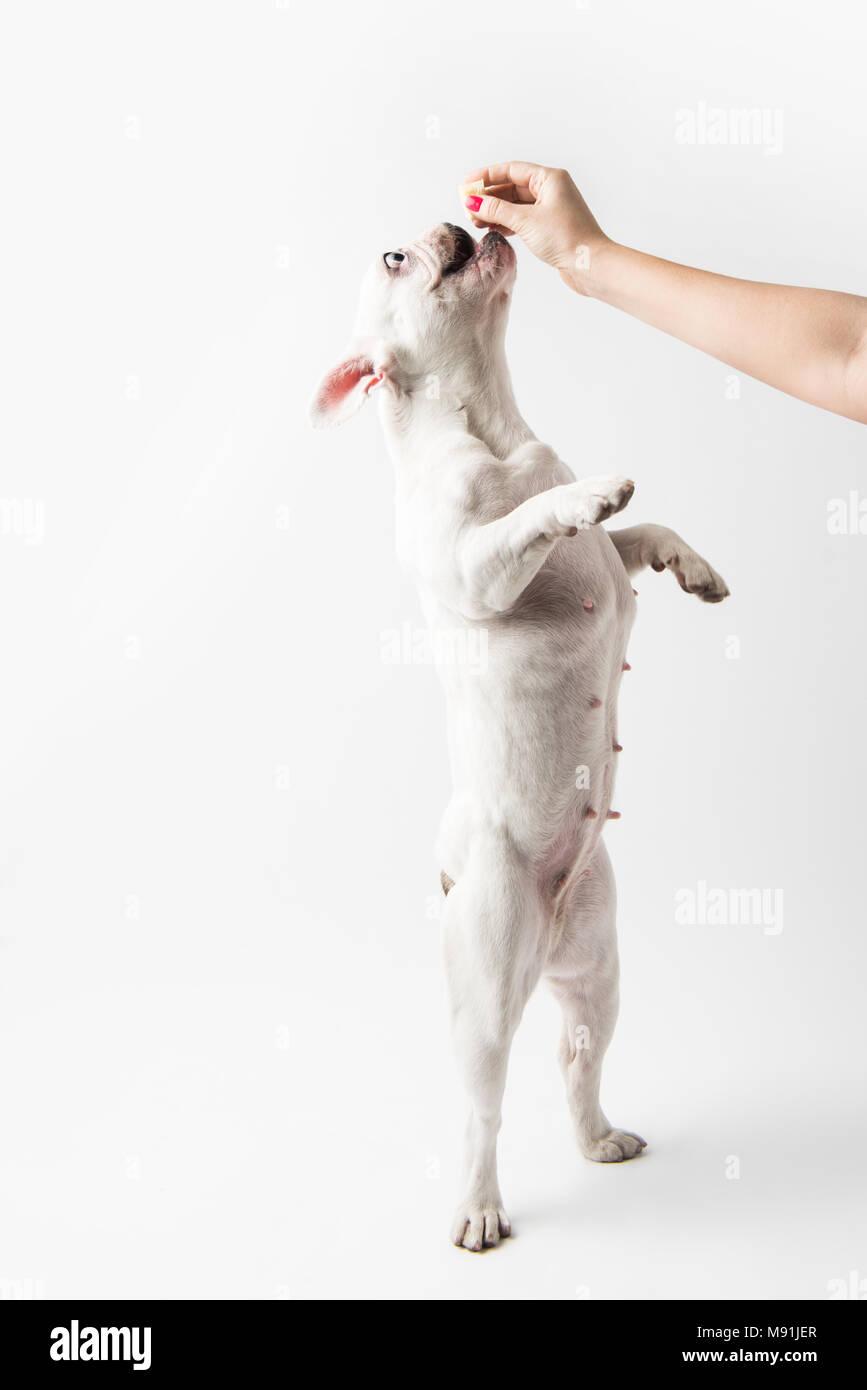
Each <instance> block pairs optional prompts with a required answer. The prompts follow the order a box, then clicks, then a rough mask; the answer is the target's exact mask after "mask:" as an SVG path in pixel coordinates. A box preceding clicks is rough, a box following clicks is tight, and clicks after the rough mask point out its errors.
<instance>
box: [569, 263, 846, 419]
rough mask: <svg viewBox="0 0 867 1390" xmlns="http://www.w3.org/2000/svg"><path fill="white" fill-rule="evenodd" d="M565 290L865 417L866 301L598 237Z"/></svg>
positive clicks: (757, 374) (771, 380)
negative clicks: (681, 261) (737, 274)
mask: <svg viewBox="0 0 867 1390" xmlns="http://www.w3.org/2000/svg"><path fill="white" fill-rule="evenodd" d="M588 259H589V264H587V265H586V266H584V267H580V268H579V269H578V270H576V272H575V273H574V275H573V279H574V280H575V282H576V283H575V288H576V289H578V290H579V292H581V293H584V294H587V295H589V296H591V297H593V298H595V299H599V300H602V301H603V302H605V303H607V304H611V305H613V306H614V307H615V308H618V309H622V310H624V312H626V313H628V314H631V315H632V316H633V317H634V318H638V319H641V320H642V321H643V322H644V323H648V324H650V325H651V326H652V327H654V328H659V329H662V331H663V332H665V333H670V334H671V335H672V336H673V337H675V338H680V339H681V340H682V341H683V342H686V343H689V344H690V345H691V346H692V347H697V348H700V349H701V350H702V351H703V352H707V353H709V354H710V355H711V356H712V357H717V358H719V359H720V361H722V362H726V363H727V364H728V365H730V366H732V367H734V368H735V369H736V370H737V371H741V372H745V373H747V374H748V375H749V376H753V377H756V378H757V379H758V380H759V381H764V382H767V383H768V384H769V385H770V386H775V387H777V388H778V389H779V390H781V391H786V392H788V393H789V394H790V395H792V396H798V397H800V399H801V400H805V401H809V402H810V403H811V404H813V405H819V406H823V407H824V408H825V409H827V410H833V411H836V412H837V413H838V414H841V415H847V416H849V417H850V418H852V419H854V420H860V421H861V422H862V423H867V299H864V298H861V297H860V296H859V295H853V294H840V293H838V292H836V291H834V290H818V289H805V288H801V287H798V286H792V285H771V284H765V283H762V282H757V281H752V280H736V279H733V278H731V277H730V276H727V275H716V274H714V273H712V272H711V271H706V270H696V269H693V268H692V267H690V266H683V265H677V264H676V263H674V262H672V261H665V260H661V259H660V258H659V257H657V256H649V255H646V254H645V253H643V252H641V251H634V250H632V249H631V248H629V247H626V246H620V245H618V244H617V243H615V242H610V241H605V242H603V243H602V244H601V245H600V246H599V247H597V248H595V249H594V251H593V253H592V255H590V256H589V258H588Z"/></svg>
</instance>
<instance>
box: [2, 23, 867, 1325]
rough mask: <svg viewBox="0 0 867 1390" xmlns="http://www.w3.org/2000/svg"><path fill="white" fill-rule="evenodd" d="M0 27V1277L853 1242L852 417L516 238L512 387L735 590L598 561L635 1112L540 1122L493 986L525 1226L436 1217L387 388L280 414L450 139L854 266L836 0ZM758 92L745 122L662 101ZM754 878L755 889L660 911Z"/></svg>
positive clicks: (162, 1293)
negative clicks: (610, 1142)
mask: <svg viewBox="0 0 867 1390" xmlns="http://www.w3.org/2000/svg"><path fill="white" fill-rule="evenodd" d="M3 29H4V36H3V43H2V46H0V51H2V58H0V63H2V69H3V71H2V81H0V102H2V105H3V129H4V142H3V144H4V152H3V163H4V175H5V177H4V182H5V186H6V194H7V199H8V202H7V214H6V217H5V219H4V236H3V242H4V254H3V257H2V269H0V274H2V278H3V301H4V306H5V313H4V333H3V339H4V362H3V377H2V380H3V396H4V405H3V411H2V418H0V430H2V455H0V460H2V487H0V492H2V499H3V502H2V509H0V510H2V535H0V575H2V586H3V594H4V602H3V604H2V608H0V624H2V650H3V653H4V657H5V661H4V679H3V681H2V686H0V700H2V716H3V739H2V785H3V796H2V799H0V913H2V919H0V971H2V978H0V991H2V1024H0V1027H2V1033H0V1056H2V1065H0V1115H2V1117H3V1131H4V1142H3V1146H2V1161H0V1228H2V1231H3V1239H2V1244H0V1288H2V1292H3V1293H4V1295H5V1296H7V1297H26V1296H40V1295H42V1296H45V1297H52V1296H53V1297H65V1296H81V1297H84V1296H115V1297H121V1298H130V1297H143V1296H151V1297H166V1298H174V1297H181V1298H187V1297H195V1296H205V1297H232V1298H251V1297H252V1298H273V1297H277V1298H280V1297H284V1298H309V1297H321V1298H349V1299H354V1298H374V1299H380V1298H409V1299H418V1298H421V1299H427V1298H446V1299H450V1298H459V1299H463V1298H481V1299H485V1298H517V1299H535V1298H554V1299H574V1298H579V1299H580V1298H590V1299H594V1298H625V1299H630V1298H640V1297H652V1298H678V1297H684V1296H697V1297H700V1298H706V1299H716V1298H724V1297H725V1298H730V1297H772V1296H781V1297H790V1298H808V1299H822V1298H825V1297H828V1296H829V1293H830V1292H833V1291H834V1290H835V1289H838V1290H839V1288H841V1287H842V1286H841V1285H837V1284H834V1283H833V1281H835V1280H842V1281H847V1282H846V1288H847V1289H848V1290H850V1291H851V1289H853V1288H857V1287H858V1281H859V1280H861V1279H864V1277H865V1276H867V1251H865V1182H864V1166H863V1153H864V1148H865V1141H867V1106H865V1086H864V1078H865V1066H864V1050H865V1017H864V1008H863V998H864V980H865V970H867V944H865V942H867V937H865V932H864V916H865V913H864V882H865V878H864V875H865V856H864V815H863V804H862V803H863V787H864V775H865V749H867V738H865V734H864V723H863V689H864V680H865V656H864V640H863V632H864V599H865V576H867V535H863V534H859V533H858V528H857V508H858V506H859V505H860V501H861V498H863V497H864V496H867V480H865V440H867V435H865V433H864V430H863V427H860V426H858V425H856V424H854V423H851V422H848V421H845V420H842V419H838V418H835V417H832V416H830V415H827V414H825V413H823V412H820V411H817V410H814V409H810V408H809V407H807V406H805V405H803V404H801V403H799V402H797V401H794V400H790V399H787V398H785V397H783V396H781V395H778V394H776V393H774V392H773V391H771V390H770V389H768V388H766V387H764V386H761V385H759V384H757V383H755V382H753V381H751V380H749V379H748V378H745V377H742V378H737V377H736V376H735V375H734V374H733V373H731V371H730V370H729V369H728V368H727V367H725V366H723V365H722V364H720V363H717V362H715V361H712V360H710V359H708V358H706V357H703V356H701V355H700V354H698V353H697V352H695V351H692V350H690V349H688V348H686V347H684V346H683V345H681V344H679V343H677V342H674V341H671V340H669V339H666V338H664V337H663V336H661V335H659V334H656V333H654V332H653V331H651V330H650V329H648V328H646V327H645V326H643V325H641V324H639V323H636V322H633V321H631V320H629V319H627V318H626V317H624V316H622V315H619V314H618V313H617V312H615V311H614V310H611V309H608V308H605V307H603V306H600V305H597V304H593V303H589V302H586V301H584V300H581V299H579V298H578V297H577V296H574V295H569V294H568V293H567V292H566V291H565V290H564V288H563V286H562V285H561V283H560V281H559V279H558V277H557V276H556V275H554V274H553V273H552V272H551V271H549V270H548V269H547V268H545V267H543V266H542V265H540V264H538V263H537V262H535V261H534V260H533V259H532V258H531V257H530V256H529V255H527V254H526V252H524V251H523V250H522V248H520V247H519V248H518V254H519V275H518V282H517V286H516V291H515V297H514V306H513V312H512V319H511V326H510V330H509V339H508V348H509V357H510V362H511V367H512V374H513V379H514V383H515V388H516V393H517V397H518V400H519V403H520V405H521V407H522V410H523V412H524V414H525V415H526V417H527V419H528V420H529V422H530V424H531V425H532V427H533V428H534V429H535V431H536V433H537V434H538V435H539V436H540V437H541V438H543V439H545V440H546V441H548V442H550V443H552V444H553V445H555V447H556V448H557V449H558V450H559V452H560V453H561V454H562V456H563V457H564V458H565V459H567V460H568V461H569V462H570V464H571V465H572V466H573V467H574V468H575V469H576V471H577V473H578V475H579V476H581V475H582V474H584V473H598V472H603V471H609V470H610V471H615V472H622V473H628V474H629V475H630V476H632V477H633V478H635V480H636V484H637V486H636V493H635V498H634V500H633V502H632V503H631V505H630V508H629V511H628V514H627V516H626V517H624V524H627V523H632V522H638V521H641V520H649V521H658V522H662V523H665V524H667V525H670V526H673V527H674V528H675V529H677V530H679V531H681V532H682V533H683V534H684V536H686V537H687V538H688V540H689V541H690V542H691V543H693V544H694V545H695V546H696V548H698V549H699V550H700V551H701V552H702V553H704V554H705V555H707V557H708V558H709V559H710V560H711V561H712V563H713V564H714V565H716V566H717V568H718V569H720V571H721V572H722V573H723V574H724V576H725V577H726V579H727V580H728V582H729V585H730V587H731V590H732V597H731V599H729V600H728V601H727V602H726V603H725V604H723V605H721V606H720V607H718V608H714V609H708V608H704V607H702V606H701V605H700V604H699V603H697V602H695V601H693V600H691V599H688V598H687V597H686V596H684V595H683V594H681V593H680V591H679V590H678V588H677V586H676V584H675V583H674V581H673V580H672V579H671V577H670V576H668V575H662V576H657V575H653V574H647V575H642V576H641V577H640V579H639V580H638V581H637V587H638V589H639V593H640V597H639V604H640V609H639V617H638V622H637V626H636V629H635V633H634V636H633V640H632V643H631V647H630V660H631V662H632V665H633V667H634V670H633V673H632V674H631V676H629V677H628V680H627V682H626V683H625V686H624V692H623V699H622V718H621V727H622V738H623V743H624V744H625V746H626V751H625V752H624V755H623V759H622V766H621V771H620V780H619V785H618V799H617V804H618V805H619V807H620V808H621V809H622V811H623V813H624V818H623V820H622V822H619V823H617V824H614V825H612V826H610V827H609V829H608V831H607V832H606V834H607V843H608V845H609V848H610V850H611V852H612V855H613V858H614V862H615V867H616V870H617V874H618V882H619V892H620V937H621V952H622V959H623V1003H622V1012H621V1020H620V1024H619V1027H618V1031H617V1034H616V1037H615V1041H614V1044H613V1046H612V1049H611V1052H610V1055H609V1062H608V1065H607V1071H606V1082H605V1093H604V1097H603V1100H604V1104H605V1107H606V1110H607V1111H608V1112H609V1114H610V1115H611V1117H612V1119H614V1121H615V1122H616V1123H621V1124H625V1125H627V1126H628V1127H632V1128H635V1129H637V1130H638V1131H640V1132H641V1133H643V1134H644V1135H645V1137H647V1138H648V1140H649V1142H650V1149H649V1151H648V1153H647V1155H646V1156H644V1157H642V1158H641V1159H640V1160H639V1161H638V1162H635V1163H632V1164H627V1165H623V1166H622V1167H619V1168H603V1167H598V1166H594V1165H590V1164H587V1163H584V1162H583V1160H581V1159H580V1158H579V1157H578V1155H577V1152H576V1150H575V1149H574V1146H573V1142H572V1137H571V1134H570V1129H569V1121H568V1118H567V1114H566V1107H565V1101H564V1098H563V1095H562V1093H561V1082H560V1077H559V1073H558V1070H557V1066H556V1062H555V1047H556V1038H557V1031H558V1027H559V1020H558V1018H557V1016H556V1013H555V1010H554V1007H553V1005H552V1004H550V1003H549V1001H548V1000H547V999H546V998H545V997H544V996H540V997H538V998H536V999H534V1000H533V1001H532V1002H531V1005H530V1007H529V1009H528V1011H527V1015H526V1018H525V1022H524V1024H523V1026H522V1029H521V1032H520V1033H519V1036H518V1041H517V1044H516V1047H515V1050H514V1054H513V1061H512V1066H511V1071H510V1080H509V1087H508V1090H507V1096H506V1106H505V1121H504V1128H503V1133H502V1141H501V1144H502V1149H501V1152H502V1160H501V1177H502V1182H503V1187H504V1195H505V1197H506V1201H507V1206H508V1209H509V1212H510V1214H511V1216H512V1219H513V1221H514V1224H515V1229H516V1239H515V1240H513V1241H511V1242H507V1243H506V1245H505V1246H504V1247H503V1248H502V1249H501V1250H499V1251H497V1252H494V1253H492V1254H490V1255H489V1256H487V1257H486V1258H484V1259H482V1260H475V1259H473V1258H471V1257H470V1256H469V1255H467V1254H466V1253H465V1252H458V1251H455V1250H453V1249H452V1248H451V1247H450V1246H449V1245H448V1242H447V1237H446V1232H447V1223H448V1217H449V1214H450V1211H451V1207H452V1202H453V1199H454V1198H455V1197H456V1194H457V1163H458V1142H457V1141H458V1136H459V1132H460V1129H461V1123H462V1117H463V1102H462V1099H461V1096H460V1092H459V1088H458V1084H457V1080H456V1078H455V1075H454V1072H453V1068H452V1062H451V1052H450V1047H449V1042H448V1036H447V1029H446V1021H445V1007H444V994H443V988H442V982H441V975H440V967H439V945H438V935H437V921H436V912H437V910H438V909H437V904H438V898H437V892H438V883H437V871H438V868H439V866H438V865H437V864H436V863H435V861H434V859H433V839H434V834H435V829H436V826H437V823H438V819H439V816H440V813H441V810H442V808H443V806H444V804H445V802H446V799H447V796H448V773H447V767H446V759H445V740H444V714H443V706H442V699H441V695H440V691H439V688H438V685H437V682H436V678H435V675H434V672H433V671H432V669H431V668H430V667H427V666H424V665H423V664H390V663H389V662H387V661H385V660H383V643H384V641H387V637H388V634H389V633H391V632H393V631H394V630H398V631H401V630H404V629H403V625H404V624H408V625H409V630H410V631H412V630H414V629H416V628H418V627H419V625H420V616H419V613H418V610H417V607H416V602H415V596H414V593H413V591H412V589H411V587H410V585H409V583H408V582H407V580H405V579H404V578H403V577H402V576H401V575H400V573H399V571H398V569H397V566H396V562H395V560H394V556H393V524H392V479H391V473H390V464H389V463H388V460H387V458H386V456H385V451H384V448H383V444H382V442H381V439H380V434H379V428H378V422H377V419H376V415H375V412H374V411H373V410H372V409H370V410H368V411H366V412H365V413H364V414H363V415H362V416H360V417H359V418H357V419H356V420H354V421H352V422H350V423H348V424H347V425H346V426H344V427H343V428H342V429H341V430H339V431H336V432H333V433H321V434H314V433H312V432H311V431H310V430H309V428H308V425H307V422H306V415H305V409H306V402H307V399H308V398H309V396H310V394H311V392H312V390H313V387H314V385H315V383H316V381H317V380H318V377H319V375H320V374H321V372H322V371H323V370H324V369H325V368H326V367H327V366H329V365H330V364H331V362H332V361H333V360H334V359H335V358H336V356H337V354H338V353H339V352H340V351H341V349H342V348H343V346H344V345H345V342H346V340H347V338H348V336H349V332H350V329H351V325H352V321H353V317H354V310H355V299H356V294H357V289H358V284H359V281H360V277H361V274H362V272H363V270H364V268H365V266H366V264H367V262H368V261H369V259H370V258H371V257H372V256H373V255H375V254H377V253H379V252H381V251H382V250H385V249H388V248H389V247H390V246H392V245H395V244H399V243H400V242H401V240H404V239H406V238H407V237H409V236H412V235H413V234H415V233H416V232H417V231H419V230H421V229H423V228H425V227H428V226H430V225H432V224H433V223H435V222H438V221H441V220H443V219H446V218H450V219H454V220H463V219H462V217H461V209H460V207H459V205H458V203H457V195H456V186H457V184H458V182H459V180H460V178H461V176H462V175H463V173H464V172H465V170H466V169H468V168H470V167H472V166H473V165H476V164H479V163H484V162H485V161H487V160H498V159H506V158H510V157H513V158H527V159H534V160H538V161H540V162H543V163H547V164H553V165H564V166H566V167H567V168H569V169H570V171H571V172H572V173H573V175H574V177H575V179H576V181H577V182H578V184H579V186H580V187H581V188H582V190H583V192H584V193H585V195H586V197H587V199H588V201H589V203H590V205H591V207H592V208H593V209H594V211H595V212H596V214H597V216H598V217H599V220H600V221H601V223H602V225H603V227H604V228H605V229H606V231H608V232H609V234H610V235H612V236H614V237H615V238H617V239H618V240H622V241H625V242H627V243H629V244H631V245H634V246H637V247H639V248H641V249H643V250H648V251H653V252H656V253H657V254H660V255H663V256H667V257H669V258H671V259H675V260H682V261H684V262H686V263H688V264H694V265H700V266H706V267H708V268H711V269H715V270H718V271H722V272H726V273H729V274H733V275H743V276H747V277H751V278H755V279H767V280H776V281H789V282H792V283H801V284H816V285H823V286H826V287H829V288H837V289H844V290H851V291H855V292H861V293H863V292H864V291H865V288H867V281H865V262H864V248H865V231H867V226H865V222H867V217H865V195H864V176H863V171H864V168H865V128H867V126H865V90H864V82H863V70H862V69H863V51H864V49H863V45H864V38H865V19H864V13H863V10H862V9H861V8H860V7H859V6H858V5H857V4H856V3H854V0H852V3H849V4H844V3H837V2H836V0H832V3H826V4H825V5H823V6H821V7H816V6H815V5H810V4H806V3H783V2H782V0H779V3H770V2H769V0H765V3H756V0H732V2H731V3H729V4H726V5H719V6H704V5H703V6H698V5H695V4H691V3H687V0H668V3H662V4H659V5H655V6H647V5H645V4H642V3H639V0H607V2H606V0H592V2H591V3H589V4H580V3H579V4H575V3H569V2H568V0H560V2H559V3H547V2H546V0H540V3H536V4H534V5H532V6H527V5H523V4H517V3H508V2H507V3H502V4H499V5H497V6H492V5H490V4H487V3H470V4H460V5H458V4H440V5H438V6H436V7H430V6H424V5H403V6H400V7H395V6H393V5H391V4H384V3H379V2H378V0H377V2H376V3H368V4H366V5H365V6H358V5H354V4H350V3H332V4H329V5H327V6H322V7H314V6H305V5H301V4H276V5H275V4H274V3H273V0H258V3H247V4H242V3H240V0H236V3H223V4H206V3H204V0H202V3H183V4H180V5H170V4H168V3H157V4H144V3H143V2H139V3H133V2H132V0H126V2H125V3H121V4H110V3H104V4H96V3H90V4H84V5H82V6H76V7H72V8H71V7H69V6H65V5H62V4H59V3H47V4H43V5H40V6H39V7H37V8H36V9H33V8H29V9H28V8H27V7H24V6H18V7H17V8H16V9H13V10H11V11H7V12H6V16H5V18H4V21H3ZM745 108H746V109H755V110H758V111H759V112H760V113H761V122H760V125H759V126H758V127H757V128H756V129H757V131H758V135H757V138H755V139H753V140H752V141H751V142H750V143H746V144H744V143H739V142H733V141H731V140H729V142H728V143H724V144H710V143H708V142H707V140H706V139H705V140H702V135H701V132H702V130H703V129H704V130H705V132H706V123H707V119H708V111H709V110H712V109H713V110H722V111H723V112H733V111H738V110H741V109H745ZM851 494H854V495H855V496H854V499H853V498H852V497H851ZM834 499H845V500H846V506H847V508H850V510H851V511H852V515H853V516H854V517H855V518H856V521H855V524H854V526H853V525H852V524H851V523H850V524H849V526H848V531H845V530H844V533H843V534H838V533H835V531H834V529H833V527H832V528H831V529H829V506H833V502H834ZM702 885H704V887H702ZM750 889H762V890H766V892H767V896H766V898H765V899H764V901H765V902H766V903H768V904H771V907H770V908H769V910H768V912H765V913H764V915H763V914H762V913H760V914H759V916H758V917H755V919H754V920H752V921H751V922H750V923H748V924H745V925H735V924H732V923H729V924H717V925H713V924H704V925H703V924H701V922H700V921H698V920H695V921H693V922H692V923H691V924H689V923H682V922H680V921H678V920H677V910H678V909H677V905H678V903H682V902H683V901H684V900H685V899H684V897H683V894H684V893H690V892H691V893H693V894H694V895H696V898H695V900H696V903H698V902H699V900H700V898H701V895H702V894H703V893H708V892H710V891H712V890H721V891H722V892H723V893H724V894H725V895H727V896H726V901H731V900H732V896H733V895H738V894H739V893H741V892H742V891H744V890H750ZM679 894H680V895H681V896H680V897H678V895H679ZM687 901H688V899H687ZM694 916H695V917H696V918H698V917H700V916H701V913H700V909H699V908H698V907H696V911H695V913H694ZM852 1271H855V1275H856V1278H855V1281H854V1282H852Z"/></svg>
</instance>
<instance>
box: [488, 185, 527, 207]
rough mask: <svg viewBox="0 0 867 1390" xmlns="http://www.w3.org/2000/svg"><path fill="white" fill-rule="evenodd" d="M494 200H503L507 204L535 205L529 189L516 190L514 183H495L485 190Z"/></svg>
mask: <svg viewBox="0 0 867 1390" xmlns="http://www.w3.org/2000/svg"><path fill="white" fill-rule="evenodd" d="M485 192H486V193H490V194H491V196H492V197H494V198H502V199H503V200H504V202H507V203H535V201H536V199H535V198H534V197H533V195H532V193H531V192H530V190H529V188H516V187H515V185H514V184H513V183H495V184H494V185H493V186H492V187H490V188H486V189H485Z"/></svg>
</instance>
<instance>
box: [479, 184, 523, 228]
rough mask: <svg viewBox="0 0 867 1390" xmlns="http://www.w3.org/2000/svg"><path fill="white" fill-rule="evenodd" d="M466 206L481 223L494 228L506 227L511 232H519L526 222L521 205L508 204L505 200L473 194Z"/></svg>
mask: <svg viewBox="0 0 867 1390" xmlns="http://www.w3.org/2000/svg"><path fill="white" fill-rule="evenodd" d="M466 205H467V207H468V208H469V210H470V212H471V213H472V214H473V217H475V218H477V219H478V221H479V222H487V223H488V224H489V225H490V226H492V227H495V226H496V227H506V228H507V229H508V230H509V231H510V232H518V231H520V229H521V226H522V225H523V222H524V209H523V207H522V206H521V204H520V203H507V202H506V201H505V200H504V199H503V198H493V197H481V196H480V195H479V194H477V193H475V194H472V195H471V196H470V197H468V198H467V200H466Z"/></svg>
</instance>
